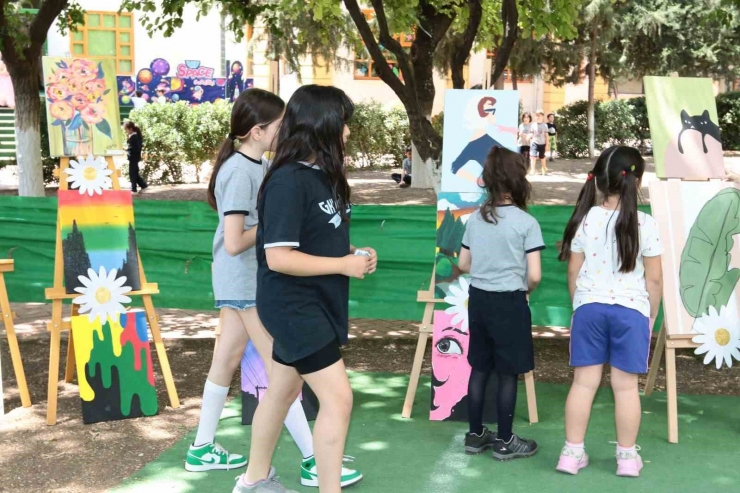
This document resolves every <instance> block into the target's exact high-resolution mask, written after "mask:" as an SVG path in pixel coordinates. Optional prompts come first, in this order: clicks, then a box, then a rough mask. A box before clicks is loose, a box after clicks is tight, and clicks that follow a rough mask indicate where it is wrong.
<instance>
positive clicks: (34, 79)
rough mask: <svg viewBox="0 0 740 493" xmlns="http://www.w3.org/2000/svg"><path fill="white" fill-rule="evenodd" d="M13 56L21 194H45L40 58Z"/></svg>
mask: <svg viewBox="0 0 740 493" xmlns="http://www.w3.org/2000/svg"><path fill="white" fill-rule="evenodd" d="M13 62H14V61H13V59H12V58H10V57H9V59H8V63H6V65H7V67H8V73H9V74H10V80H11V81H12V82H13V90H14V91H15V140H16V147H17V149H16V157H17V161H18V195H20V196H26V197H43V196H44V176H43V171H42V165H41V134H40V132H39V125H40V118H39V116H40V112H41V99H40V97H39V91H38V81H39V71H40V63H39V62H40V61H39V59H38V58H30V59H28V60H21V61H19V62H15V63H13Z"/></svg>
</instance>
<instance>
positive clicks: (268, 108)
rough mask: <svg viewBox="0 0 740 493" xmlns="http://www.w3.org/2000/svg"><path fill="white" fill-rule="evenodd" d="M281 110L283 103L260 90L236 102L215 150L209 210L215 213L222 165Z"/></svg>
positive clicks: (252, 91) (244, 94) (272, 95)
mask: <svg viewBox="0 0 740 493" xmlns="http://www.w3.org/2000/svg"><path fill="white" fill-rule="evenodd" d="M284 109H285V103H284V102H283V100H282V99H280V97H279V96H276V95H275V94H273V93H271V92H268V91H264V90H262V89H249V90H246V91H244V92H242V93H241V94H239V97H238V98H236V101H234V106H233V107H232V108H231V130H230V131H229V135H228V136H227V137H226V138H225V139H224V141H223V142H222V143H221V147H219V149H218V155H217V156H216V162H215V164H214V165H213V172H212V173H211V180H210V181H209V182H208V204H209V205H210V206H211V207H212V208H213V210H218V206H217V205H216V177H217V176H218V172H219V170H220V169H221V166H222V165H223V164H224V162H226V160H227V159H229V158H230V157H231V156H232V155H233V154H234V152H236V148H237V147H238V146H239V145H240V141H239V139H241V138H245V136H247V134H249V131H250V130H252V128H254V127H255V126H259V127H266V126H268V125H269V124H271V123H272V122H274V121H275V120H277V119H278V118H279V117H280V115H281V114H282V113H283V110H284Z"/></svg>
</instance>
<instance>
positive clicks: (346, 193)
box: [260, 84, 355, 221]
mask: <svg viewBox="0 0 740 493" xmlns="http://www.w3.org/2000/svg"><path fill="white" fill-rule="evenodd" d="M354 110H355V106H354V104H353V103H352V100H351V99H349V97H348V96H347V95H346V94H345V93H344V91H342V90H341V89H339V88H337V87H333V86H318V85H315V84H310V85H306V86H301V87H300V88H298V90H297V91H296V92H295V93H293V96H292V97H291V98H290V101H288V106H287V107H286V109H285V116H284V117H283V122H282V123H281V124H280V131H279V132H278V136H277V151H276V153H275V158H274V159H273V161H272V165H271V166H270V170H269V171H268V172H267V175H266V176H265V179H264V180H263V181H262V187H261V188H260V195H262V193H263V192H264V190H265V186H266V185H267V183H268V182H269V181H270V178H271V177H272V175H273V173H275V171H277V170H278V169H280V168H281V167H283V166H285V165H286V164H290V163H295V162H298V161H313V163H314V164H315V165H316V166H318V167H319V168H321V169H322V170H323V171H324V172H325V173H326V176H327V177H328V178H329V183H330V184H331V190H332V198H333V199H334V203H335V205H336V209H337V212H339V214H340V216H341V217H342V219H343V220H345V221H346V220H348V218H347V213H346V210H347V206H348V205H349V204H350V188H349V183H347V175H346V170H345V168H344V138H343V134H344V125H345V124H346V123H347V122H348V121H349V120H350V118H352V114H353V113H354Z"/></svg>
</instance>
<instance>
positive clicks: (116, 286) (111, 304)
mask: <svg viewBox="0 0 740 493" xmlns="http://www.w3.org/2000/svg"><path fill="white" fill-rule="evenodd" d="M117 273H118V272H117V270H116V269H111V271H110V272H108V273H106V272H105V267H103V266H101V267H100V271H99V272H98V273H95V271H94V270H92V269H87V275H88V277H85V276H79V277H78V279H79V280H80V282H81V283H82V284H84V286H85V287H82V288H75V291H77V292H78V293H80V294H82V296H78V297H77V298H75V299H73V300H72V303H75V304H77V305H82V306H81V307H80V313H87V314H88V315H87V316H88V318H89V319H90V321H91V322H94V321H95V319H96V318H97V317H98V316H99V317H100V323H103V324H104V323H105V322H106V320H108V318H109V317H116V316H118V315H120V314H121V313H124V312H125V311H126V308H124V306H123V305H122V304H121V303H131V298H129V297H128V296H124V294H125V293H128V292H129V291H131V287H130V286H124V283H125V282H126V276H121V277H119V278H118V279H116V274H117ZM88 312H89V313H88Z"/></svg>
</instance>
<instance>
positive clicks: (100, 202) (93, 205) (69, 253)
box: [59, 190, 141, 294]
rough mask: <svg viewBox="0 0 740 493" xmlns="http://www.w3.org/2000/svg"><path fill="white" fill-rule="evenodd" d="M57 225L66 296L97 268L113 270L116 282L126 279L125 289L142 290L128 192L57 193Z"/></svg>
mask: <svg viewBox="0 0 740 493" xmlns="http://www.w3.org/2000/svg"><path fill="white" fill-rule="evenodd" d="M59 225H60V228H61V230H62V254H63V257H64V284H65V288H66V291H67V293H70V294H72V293H75V288H79V287H82V286H83V284H82V281H80V279H79V276H87V271H88V269H90V268H92V269H93V270H94V271H96V272H97V271H98V270H99V269H100V267H105V269H106V271H108V272H110V271H111V270H112V269H116V270H117V276H116V279H118V278H120V277H121V276H125V277H126V286H130V287H131V289H132V290H134V291H138V290H139V289H141V281H140V278H139V257H138V254H137V252H138V250H137V248H136V230H135V228H134V208H133V202H132V199H131V192H130V191H128V190H103V191H102V193H101V194H94V195H92V196H90V195H88V194H84V195H83V194H80V193H79V192H78V191H77V190H59Z"/></svg>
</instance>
